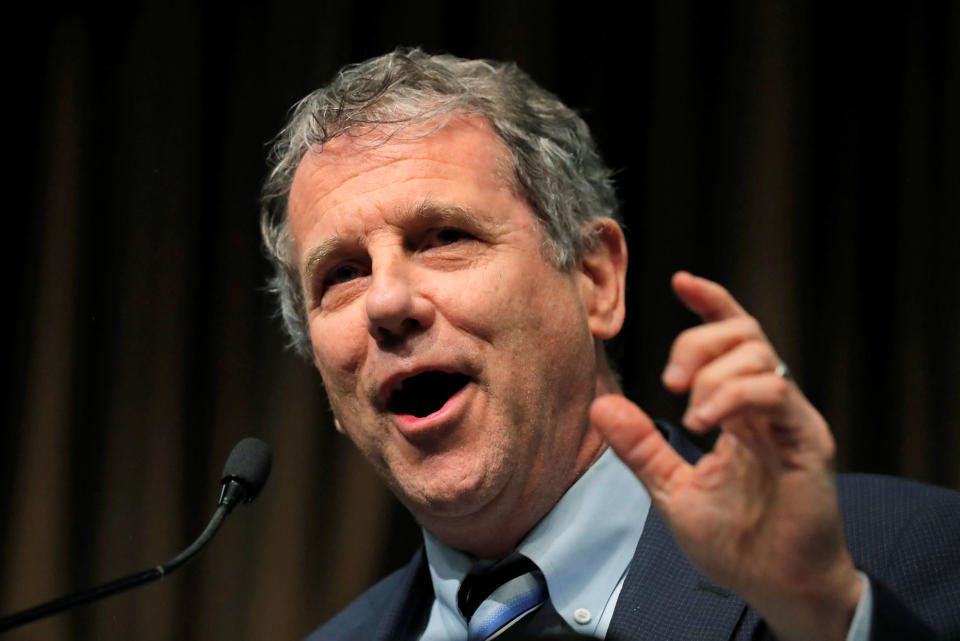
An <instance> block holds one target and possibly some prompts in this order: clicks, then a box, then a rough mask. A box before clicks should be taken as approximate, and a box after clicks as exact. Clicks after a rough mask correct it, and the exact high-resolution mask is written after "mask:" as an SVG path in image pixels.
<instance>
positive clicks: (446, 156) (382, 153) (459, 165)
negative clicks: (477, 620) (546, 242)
mask: <svg viewBox="0 0 960 641" xmlns="http://www.w3.org/2000/svg"><path fill="white" fill-rule="evenodd" d="M405 136H406V137H405ZM512 176H513V174H512V165H511V162H510V156H509V153H508V152H507V149H506V147H505V145H504V144H503V142H502V141H501V140H500V139H499V137H498V136H497V135H496V134H495V133H494V132H493V129H492V127H491V126H490V124H489V123H488V122H487V121H486V120H485V119H483V118H481V117H478V116H461V115H455V116H450V117H449V118H448V119H447V120H446V121H445V122H440V121H437V122H434V123H428V124H427V125H425V126H423V127H422V128H418V129H416V130H414V131H413V132H406V131H401V132H400V133H399V134H398V135H397V136H396V137H395V138H393V139H391V140H389V141H387V142H383V140H382V139H380V140H378V139H376V138H374V137H372V136H360V137H357V136H349V135H345V136H340V137H338V138H335V139H333V140H331V141H329V142H327V143H326V144H324V145H323V148H322V150H320V151H319V152H317V151H316V150H314V151H311V152H308V153H307V154H306V155H305V156H304V157H303V159H302V160H301V161H300V165H299V166H298V167H297V171H296V174H295V175H294V180H293V185H292V187H291V191H290V196H289V200H288V211H289V219H290V225H291V231H292V232H293V235H294V237H295V238H297V237H302V236H303V234H304V233H306V232H308V231H309V229H308V227H309V226H311V225H313V224H315V223H316V222H317V219H318V218H319V217H320V216H321V215H323V214H326V213H329V212H332V211H338V210H348V211H352V212H354V213H357V214H363V213H366V212H367V211H368V210H369V209H382V208H383V207H385V206H388V205H403V206H408V207H411V206H415V205H416V203H417V202H418V201H422V200H424V199H430V198H436V197H437V196H439V195H440V194H437V193H435V192H436V191H437V190H441V191H443V190H447V191H457V192H460V193H461V194H464V195H467V194H473V195H476V194H477V193H493V192H501V193H503V192H509V193H511V194H512V193H513V192H514V191H515V190H514V188H513V180H512ZM404 196H409V198H410V199H411V202H409V203H396V202H395V201H396V200H397V199H398V198H401V197H404Z"/></svg>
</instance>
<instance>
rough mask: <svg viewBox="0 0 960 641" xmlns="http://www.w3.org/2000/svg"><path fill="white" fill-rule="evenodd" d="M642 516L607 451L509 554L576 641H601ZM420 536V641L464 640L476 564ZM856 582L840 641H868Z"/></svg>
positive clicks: (642, 494)
mask: <svg viewBox="0 0 960 641" xmlns="http://www.w3.org/2000/svg"><path fill="white" fill-rule="evenodd" d="M649 510H650V496H649V495H648V494H647V491H646V489H644V487H643V485H642V484H641V483H640V482H639V481H637V478H636V476H634V474H633V472H631V471H630V469H629V468H627V467H626V466H625V465H624V464H623V463H622V462H621V461H620V459H618V458H617V457H616V455H615V454H614V453H613V450H610V449H608V450H607V451H606V452H604V453H603V455H601V456H600V458H599V459H597V461H596V463H594V464H593V466H591V467H590V469H589V470H587V471H586V473H585V474H584V475H583V476H582V477H580V479H579V480H577V482H576V483H574V484H573V486H572V487H571V488H570V489H569V490H567V493H566V494H564V495H563V497H562V498H561V499H560V501H558V502H557V504H556V505H555V506H554V508H553V509H552V510H551V511H550V512H549V513H548V514H547V516H545V517H544V518H543V520H541V521H540V523H538V524H537V525H536V527H534V528H533V529H532V530H531V531H530V533H529V534H527V536H526V537H525V538H524V539H523V541H522V542H521V543H520V545H518V546H517V551H519V552H520V553H522V554H524V555H525V556H527V557H528V558H529V559H530V560H531V561H533V562H534V563H536V564H537V567H539V568H540V571H541V572H543V576H544V578H545V579H546V581H547V591H548V592H549V594H550V602H551V603H552V604H553V607H554V608H555V609H556V611H557V613H559V614H560V616H561V617H562V618H563V620H564V621H566V623H567V625H569V626H570V628H571V629H572V630H574V631H575V632H577V633H578V634H582V635H585V636H590V637H594V638H597V639H603V638H604V637H605V636H606V634H607V628H608V627H609V626H610V620H611V618H612V617H613V610H614V607H615V606H616V604H617V599H618V597H619V596H620V590H621V588H622V587H623V580H624V578H625V577H626V574H627V569H628V567H629V565H630V561H631V559H632V558H633V554H634V552H635V550H636V547H637V542H638V541H639V540H640V535H641V534H642V533H643V526H644V523H645V522H646V519H647V513H648V512H649ZM423 535H424V537H423V538H424V547H425V550H426V554H427V562H428V564H429V567H430V580H431V581H432V583H433V593H434V595H435V599H434V602H433V605H432V606H431V609H430V615H429V618H428V620H427V626H426V628H425V629H424V632H423V634H422V635H421V636H420V639H421V641H457V640H460V639H466V638H467V622H466V620H465V619H464V618H463V616H462V615H461V614H460V610H459V609H458V608H457V592H458V591H459V589H460V583H461V582H462V581H463V579H464V577H466V575H467V573H468V572H469V571H470V568H471V567H473V565H474V563H475V562H476V561H477V559H476V558H474V557H472V556H470V555H467V554H464V553H462V552H458V551H457V550H454V549H453V548H451V547H449V546H447V545H445V544H444V543H441V542H440V541H439V540H438V539H437V538H436V537H434V536H433V535H432V534H431V533H430V532H428V531H427V530H424V531H423ZM861 576H862V578H863V579H864V582H865V588H866V589H865V590H864V592H863V596H862V597H861V599H860V603H859V604H858V606H857V612H856V614H855V616H854V621H853V625H851V629H850V633H849V635H848V636H847V641H866V640H867V638H868V637H869V634H870V614H871V612H872V595H871V593H870V583H869V581H868V580H867V579H866V576H865V575H861Z"/></svg>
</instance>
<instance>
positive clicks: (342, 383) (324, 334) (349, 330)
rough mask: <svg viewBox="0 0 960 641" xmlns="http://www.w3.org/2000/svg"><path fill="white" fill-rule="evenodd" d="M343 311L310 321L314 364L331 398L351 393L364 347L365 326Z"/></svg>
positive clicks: (365, 344) (360, 320)
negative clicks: (331, 316) (335, 315)
mask: <svg viewBox="0 0 960 641" xmlns="http://www.w3.org/2000/svg"><path fill="white" fill-rule="evenodd" d="M347 311H349V310H345V311H344V312H343V313H342V314H337V318H325V317H315V318H313V319H311V321H310V342H311V343H312V344H313V357H314V365H315V366H316V368H317V370H318V371H319V372H320V376H321V377H322V378H323V382H324V386H325V387H326V389H327V393H328V394H331V395H333V394H342V393H345V392H348V391H354V389H355V385H356V379H357V372H358V369H359V365H360V363H361V362H362V360H363V354H364V351H365V350H366V346H367V341H366V338H367V336H368V333H367V328H366V324H365V323H364V322H363V320H362V319H361V318H357V317H356V316H357V314H355V313H353V314H349V313H347Z"/></svg>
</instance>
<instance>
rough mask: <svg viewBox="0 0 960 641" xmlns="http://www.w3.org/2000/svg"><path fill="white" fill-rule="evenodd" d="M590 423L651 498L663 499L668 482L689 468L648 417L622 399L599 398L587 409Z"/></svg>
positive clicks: (612, 396) (613, 397)
mask: <svg viewBox="0 0 960 641" xmlns="http://www.w3.org/2000/svg"><path fill="white" fill-rule="evenodd" d="M590 424H591V425H592V426H593V427H594V429H596V430H597V431H598V432H600V433H601V434H603V436H604V437H605V438H606V439H607V441H608V442H609V443H610V446H611V447H612V448H613V451H614V452H616V454H617V456H618V457H619V458H620V460H621V461H623V462H624V464H626V466H627V467H629V468H630V469H631V470H633V473H634V474H636V475H637V478H638V479H640V482H641V483H643V484H644V486H645V487H646V488H647V491H648V492H649V493H650V495H651V496H652V497H654V499H659V498H662V497H663V495H664V494H666V493H667V490H668V488H669V485H670V480H671V479H672V478H673V477H674V475H675V474H677V473H678V472H682V471H684V470H686V469H687V468H689V467H690V464H689V463H687V462H686V461H685V460H683V458H682V457H681V456H680V455H679V454H677V452H676V450H674V449H673V448H672V447H671V446H670V444H669V443H667V440H666V439H665V438H663V435H662V434H661V433H660V430H658V429H657V428H656V426H655V425H654V424H653V421H652V420H650V417H649V416H647V415H646V413H645V412H644V411H643V410H641V409H640V408H639V407H637V405H636V404H635V403H632V402H631V401H629V400H627V399H626V398H624V397H623V396H619V395H614V394H610V395H607V396H601V397H599V398H597V399H596V400H594V401H593V404H592V405H591V406H590Z"/></svg>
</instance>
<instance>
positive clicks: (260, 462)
mask: <svg viewBox="0 0 960 641" xmlns="http://www.w3.org/2000/svg"><path fill="white" fill-rule="evenodd" d="M272 461H273V456H272V455H271V453H270V446H269V445H267V444H266V443H264V442H263V441H261V440H260V439H258V438H253V437H247V438H245V439H243V440H242V441H240V442H239V443H237V444H236V445H235V446H234V447H233V451H232V452H230V456H228V457H227V462H226V464H225V465H224V466H223V475H222V476H221V479H220V481H221V483H226V482H227V481H229V480H236V481H239V482H241V483H243V484H244V485H245V486H246V490H247V494H246V501H247V502H248V503H249V502H250V501H252V500H253V499H254V498H255V497H256V496H257V494H259V493H260V490H261V489H262V488H263V486H264V484H266V482H267V477H268V476H269V475H270V465H271V463H272Z"/></svg>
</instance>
